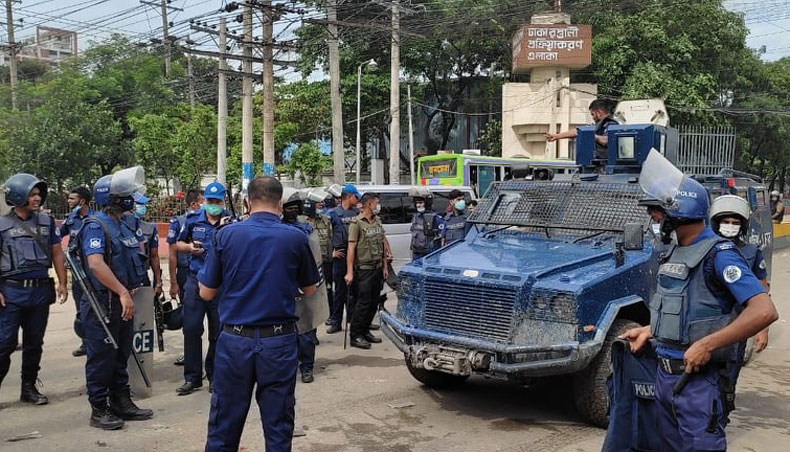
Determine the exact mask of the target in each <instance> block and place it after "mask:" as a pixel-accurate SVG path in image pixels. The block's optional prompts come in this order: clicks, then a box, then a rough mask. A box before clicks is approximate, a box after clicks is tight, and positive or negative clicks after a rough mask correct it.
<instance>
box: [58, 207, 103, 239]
mask: <svg viewBox="0 0 790 452" xmlns="http://www.w3.org/2000/svg"><path fill="white" fill-rule="evenodd" d="M95 214H96V212H94V211H93V209H88V213H87V214H86V215H84V216H83V215H80V214H79V212H77V213H75V212H69V215H68V216H67V217H66V219H65V220H63V223H61V225H60V240H63V239H64V238H65V237H67V236H68V237H69V240H71V239H73V238H74V237H71V235H72V234H74V235H76V234H77V231H79V230H80V228H81V227H82V222H83V221H85V219H86V218H88V217H90V216H93V215H95Z"/></svg>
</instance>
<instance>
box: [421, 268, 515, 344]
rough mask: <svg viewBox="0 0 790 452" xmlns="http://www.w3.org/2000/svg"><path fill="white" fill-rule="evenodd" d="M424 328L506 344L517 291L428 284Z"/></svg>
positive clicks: (465, 285)
mask: <svg viewBox="0 0 790 452" xmlns="http://www.w3.org/2000/svg"><path fill="white" fill-rule="evenodd" d="M424 299H425V325H426V326H427V327H429V328H432V329H435V330H437V331H441V332H445V333H452V334H459V335H463V336H468V337H473V338H480V339H489V340H494V341H497V342H507V341H508V339H509V338H510V330H511V323H512V320H513V309H514V304H515V300H516V290H515V289H513V288H506V287H493V286H483V285H478V284H470V283H460V282H455V281H436V280H430V279H429V280H427V281H426V282H425V298H424Z"/></svg>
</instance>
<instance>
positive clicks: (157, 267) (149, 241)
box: [124, 192, 162, 296]
mask: <svg viewBox="0 0 790 452" xmlns="http://www.w3.org/2000/svg"><path fill="white" fill-rule="evenodd" d="M132 197H133V198H134V211H133V212H131V213H127V214H125V215H124V220H125V223H126V224H127V225H128V226H129V227H130V229H132V230H133V231H134V232H135V234H139V235H140V237H138V239H140V241H141V243H142V244H143V253H145V255H146V256H147V257H148V259H147V260H146V262H145V274H144V275H143V286H146V287H151V286H152V283H151V281H152V279H151V278H149V277H148V270H149V269H150V270H152V272H153V275H154V277H153V287H154V292H155V293H156V296H159V295H160V294H161V293H162V268H161V264H160V262H159V232H158V231H157V230H156V224H155V223H149V222H147V221H145V220H143V217H145V214H146V213H148V205H147V204H148V202H149V201H150V200H151V199H150V198H148V197H147V196H145V195H143V194H141V193H139V192H135V193H134V194H133V195H132Z"/></svg>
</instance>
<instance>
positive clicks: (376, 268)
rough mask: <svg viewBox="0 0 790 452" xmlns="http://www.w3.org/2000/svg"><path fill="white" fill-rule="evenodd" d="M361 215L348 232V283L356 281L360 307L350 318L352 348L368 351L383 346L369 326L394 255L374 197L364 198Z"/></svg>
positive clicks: (355, 308) (355, 309)
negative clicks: (371, 345) (389, 263)
mask: <svg viewBox="0 0 790 452" xmlns="http://www.w3.org/2000/svg"><path fill="white" fill-rule="evenodd" d="M361 203H362V212H361V213H360V214H359V215H358V216H357V217H356V218H354V221H353V222H352V223H351V226H350V227H349V229H348V257H347V258H346V265H347V268H348V271H347V272H346V276H345V281H346V284H347V285H349V286H350V285H351V283H352V282H354V280H355V279H356V284H357V287H358V292H357V305H356V306H355V307H354V311H353V314H352V317H351V331H350V336H351V342H350V344H351V346H352V347H357V348H362V349H369V348H370V344H371V343H374V344H377V343H380V342H381V338H378V337H376V336H374V335H373V334H371V333H370V323H371V322H372V321H373V317H374V316H375V315H376V308H377V307H378V305H379V294H381V289H383V288H384V280H385V279H386V278H387V276H388V275H387V258H388V257H389V256H390V255H391V254H392V253H391V251H390V245H389V242H388V241H387V236H386V235H385V234H384V227H383V226H382V225H381V219H380V218H379V217H378V213H379V210H380V208H381V206H380V205H379V197H378V195H377V194H375V193H365V194H364V195H363V196H362V200H361Z"/></svg>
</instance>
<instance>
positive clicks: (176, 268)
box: [166, 188, 203, 366]
mask: <svg viewBox="0 0 790 452" xmlns="http://www.w3.org/2000/svg"><path fill="white" fill-rule="evenodd" d="M186 203H187V209H186V212H184V213H183V214H182V215H179V216H177V217H174V218H172V219H171V220H170V225H169V226H168V228H167V239H166V241H167V245H168V247H167V269H168V271H169V274H170V290H169V293H170V298H175V299H178V300H180V301H181V303H183V302H184V287H185V286H186V283H187V276H188V275H189V253H179V252H178V251H177V250H176V248H177V247H176V243H177V242H178V234H179V233H181V227H182V226H183V225H185V224H186V221H187V215H189V214H190V213H192V212H194V211H196V210H198V209H200V206H201V205H202V204H203V193H201V191H200V190H197V189H194V188H193V189H191V190H189V191H187V196H186ZM173 364H175V365H177V366H183V365H184V355H180V356H179V357H178V358H176V360H175V362H174V363H173Z"/></svg>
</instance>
